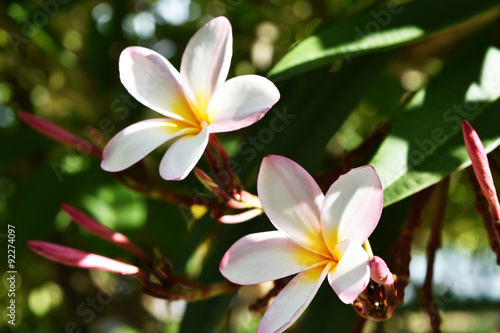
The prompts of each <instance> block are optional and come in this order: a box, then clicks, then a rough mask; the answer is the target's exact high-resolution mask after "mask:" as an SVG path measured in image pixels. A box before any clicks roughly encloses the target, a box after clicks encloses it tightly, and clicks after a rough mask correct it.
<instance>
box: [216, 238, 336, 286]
mask: <svg viewBox="0 0 500 333" xmlns="http://www.w3.org/2000/svg"><path fill="white" fill-rule="evenodd" d="M325 260H327V259H326V258H324V257H322V256H320V255H317V254H315V253H313V252H311V251H308V250H306V249H304V248H303V247H301V246H298V245H297V244H295V243H294V242H292V241H291V240H290V239H289V238H288V237H287V236H286V235H285V234H283V233H282V232H281V231H268V232H261V233H256V234H251V235H247V236H245V237H243V238H241V239H240V240H238V241H237V242H236V243H234V244H233V246H231V247H230V248H229V250H227V252H226V254H225V255H224V257H223V258H222V261H221V263H220V266H219V269H220V272H221V273H222V275H224V277H226V279H228V280H229V281H231V282H233V283H237V284H243V285H247V284H257V283H262V282H266V281H271V280H276V279H280V278H282V277H285V276H289V275H293V274H296V273H298V272H301V271H303V270H305V269H307V268H310V267H311V266H313V265H318V263H321V262H324V261H325Z"/></svg>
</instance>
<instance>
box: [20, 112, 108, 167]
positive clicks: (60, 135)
mask: <svg viewBox="0 0 500 333" xmlns="http://www.w3.org/2000/svg"><path fill="white" fill-rule="evenodd" d="M19 118H21V120H22V121H24V122H25V123H26V124H27V125H28V126H30V127H31V128H33V129H34V130H36V131H38V132H40V133H42V134H44V135H46V136H48V137H49V138H51V139H53V140H56V141H58V142H60V143H63V144H65V145H68V146H70V147H73V148H75V149H77V150H80V151H82V152H84V153H86V154H89V155H94V156H96V157H98V158H101V155H102V153H101V150H100V149H99V148H97V147H96V146H95V145H94V144H92V143H90V142H88V141H86V140H85V139H82V138H80V137H79V136H77V135H75V134H73V133H71V132H69V131H67V130H65V129H63V128H62V127H59V126H57V125H55V124H53V123H51V122H50V121H47V120H45V119H42V118H40V117H37V116H35V115H33V114H31V113H28V112H25V111H22V110H21V111H19Z"/></svg>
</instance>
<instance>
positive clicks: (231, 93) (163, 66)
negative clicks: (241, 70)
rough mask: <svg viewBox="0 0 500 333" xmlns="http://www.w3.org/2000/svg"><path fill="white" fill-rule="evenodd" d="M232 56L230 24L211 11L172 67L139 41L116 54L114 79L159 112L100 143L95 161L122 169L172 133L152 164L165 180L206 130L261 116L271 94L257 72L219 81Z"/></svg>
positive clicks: (192, 154)
mask: <svg viewBox="0 0 500 333" xmlns="http://www.w3.org/2000/svg"><path fill="white" fill-rule="evenodd" d="M231 56H232V33H231V24H230V23H229V21H228V20H227V19H226V18H225V17H217V18H215V19H213V20H211V21H210V22H208V23H207V24H206V25H204V26H203V27H202V28H201V29H200V30H198V32H197V33H196V34H195V35H194V36H193V37H192V38H191V40H190V41H189V43H188V44H187V46H186V50H185V51H184V54H183V56H182V62H181V68H180V73H179V72H177V70H176V69H175V68H174V67H173V66H172V65H171V64H170V62H169V61H168V60H167V59H165V58H164V57H163V56H161V55H160V54H158V53H156V52H155V51H152V50H149V49H146V48H143V47H129V48H126V49H125V50H124V51H123V52H122V54H121V55H120V60H119V69H120V79H121V81H122V83H123V85H124V86H125V88H126V89H127V90H128V92H129V93H130V94H131V95H132V96H133V97H135V98H136V99H137V100H138V101H139V102H141V103H142V104H144V105H145V106H147V107H148V108H150V109H152V110H154V111H156V112H158V113H159V114H161V115H163V116H165V118H156V119H149V120H144V121H141V122H138V123H136V124H133V125H131V126H129V127H127V128H125V129H124V130H122V131H121V132H120V133H118V134H117V135H116V136H115V137H114V138H113V139H111V141H110V142H109V143H108V144H107V145H106V147H105V148H104V152H103V159H102V164H101V166H102V168H103V169H104V170H107V171H112V172H116V171H122V170H124V169H126V168H128V167H130V166H131V165H133V164H135V163H136V162H138V161H139V160H141V159H142V158H143V157H145V156H146V155H147V154H149V153H150V152H151V151H152V150H154V149H155V148H157V147H159V146H160V145H162V144H163V143H165V142H167V141H171V140H174V142H173V143H172V145H171V146H170V147H169V148H168V150H167V152H166V153H165V155H164V157H163V159H162V161H161V164H160V175H161V176H162V177H163V178H164V179H166V180H180V179H183V178H185V177H186V176H187V175H188V174H189V172H190V171H191V170H192V169H193V168H194V166H195V165H196V163H197V162H198V160H199V159H200V157H201V156H202V155H203V152H204V151H205V148H206V147H207V144H208V138H209V134H210V133H220V132H229V131H234V130H237V129H240V128H243V127H247V126H249V125H251V124H253V123H254V122H256V121H258V120H259V119H260V118H262V117H263V116H264V115H265V114H266V112H267V111H268V110H269V109H270V108H271V107H272V106H273V105H274V104H275V103H276V102H277V101H278V99H279V97H280V94H279V92H278V89H277V88H276V87H275V85H274V84H273V83H272V82H271V81H269V80H268V79H266V78H264V77H261V76H258V75H243V76H238V77H235V78H232V79H230V80H228V81H226V77H227V74H228V71H229V65H230V62H231Z"/></svg>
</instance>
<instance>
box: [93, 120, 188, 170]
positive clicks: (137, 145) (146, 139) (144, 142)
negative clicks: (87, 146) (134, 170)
mask: <svg viewBox="0 0 500 333" xmlns="http://www.w3.org/2000/svg"><path fill="white" fill-rule="evenodd" d="M185 129H186V125H185V124H184V123H183V122H181V121H178V120H173V119H165V118H163V119H149V120H144V121H140V122H138V123H135V124H133V125H130V126H129V127H127V128H125V129H123V130H122V131H121V132H119V133H118V134H116V135H115V136H114V137H113V138H112V139H111V140H110V141H109V142H108V144H107V145H106V147H105V148H104V151H103V154H102V162H101V167H102V168H103V169H104V170H106V171H111V172H116V171H122V170H124V169H126V168H128V167H130V166H132V165H133V164H135V163H137V162H138V161H140V160H141V159H143V158H144V157H145V156H146V155H147V154H149V153H150V152H151V151H153V150H154V149H155V148H157V147H158V146H160V145H161V144H163V143H165V142H166V141H168V140H170V139H172V138H175V137H177V136H179V135H182V134H183V132H184V131H185Z"/></svg>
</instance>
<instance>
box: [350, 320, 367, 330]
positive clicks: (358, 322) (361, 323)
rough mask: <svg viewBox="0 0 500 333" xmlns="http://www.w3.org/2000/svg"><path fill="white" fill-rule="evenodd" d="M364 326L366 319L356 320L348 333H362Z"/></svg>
mask: <svg viewBox="0 0 500 333" xmlns="http://www.w3.org/2000/svg"><path fill="white" fill-rule="evenodd" d="M365 324H366V318H364V317H359V318H358V320H356V322H355V323H354V326H353V327H352V328H351V331H350V333H362V332H363V328H364V327H365Z"/></svg>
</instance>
